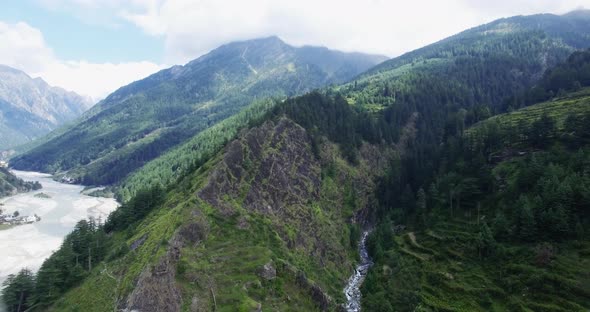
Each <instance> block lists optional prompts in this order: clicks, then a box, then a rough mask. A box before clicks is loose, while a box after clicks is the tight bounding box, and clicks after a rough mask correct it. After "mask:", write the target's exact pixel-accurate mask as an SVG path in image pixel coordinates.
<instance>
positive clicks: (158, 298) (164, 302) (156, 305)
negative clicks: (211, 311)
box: [126, 239, 182, 312]
mask: <svg viewBox="0 0 590 312" xmlns="http://www.w3.org/2000/svg"><path fill="white" fill-rule="evenodd" d="M181 245H182V243H181V242H180V240H179V239H173V240H172V241H171V242H170V247H169V248H168V251H167V252H166V255H164V256H163V257H162V259H161V260H160V262H159V263H158V264H157V265H156V266H154V267H153V268H146V269H144V270H143V272H142V273H141V274H140V276H139V280H138V281H137V284H136V286H135V289H134V290H133V292H132V293H131V294H130V295H129V297H128V298H127V302H126V310H127V311H141V312H159V311H171V312H172V311H180V308H181V306H182V297H181V294H180V290H179V289H178V288H177V287H176V279H175V276H176V262H177V261H178V259H179V257H180V248H181Z"/></svg>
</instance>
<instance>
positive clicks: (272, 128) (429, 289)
mask: <svg viewBox="0 0 590 312" xmlns="http://www.w3.org/2000/svg"><path fill="white" fill-rule="evenodd" d="M588 47H590V14H588V12H583V11H582V12H578V13H576V14H573V13H572V14H567V15H562V16H556V15H540V16H529V17H514V18H509V19H502V20H499V21H496V22H493V23H491V24H488V25H484V26H481V27H478V28H475V29H472V30H468V31H466V32H464V33H462V34H458V35H456V36H454V37H451V38H449V39H446V40H443V41H441V42H439V43H437V44H434V45H432V46H428V47H425V48H423V49H420V50H417V51H414V52H411V53H408V54H407V55H404V56H401V57H399V58H396V59H393V60H391V61H388V62H386V63H385V64H383V65H380V66H378V67H376V68H375V69H373V70H370V71H369V72H367V73H365V74H363V75H360V76H358V77H357V79H356V80H354V81H352V82H349V83H346V84H343V85H339V86H334V87H329V88H326V89H324V90H322V91H315V92H310V93H307V94H304V95H301V96H296V97H290V98H288V99H286V100H281V99H278V100H261V99H258V100H257V101H255V104H253V105H252V106H249V107H248V108H247V109H245V110H243V111H241V113H239V114H237V115H234V116H233V117H232V118H229V119H225V120H224V121H223V122H221V123H217V124H216V125H215V126H213V127H210V128H208V130H205V131H202V132H200V133H199V134H197V135H196V136H192V137H191V138H190V139H187V141H185V143H184V144H182V145H178V146H177V147H176V148H173V149H170V150H169V151H168V152H167V153H165V154H162V155H163V156H160V157H159V158H155V159H154V160H153V161H151V162H150V163H148V164H147V165H146V167H144V168H143V169H139V170H138V171H136V172H135V173H134V174H133V175H131V176H130V178H128V179H126V180H122V182H121V184H120V188H119V194H120V195H121V197H122V198H129V200H127V201H126V202H125V203H124V204H123V205H122V206H121V207H120V208H119V209H118V210H117V211H116V212H114V213H113V214H111V215H110V217H109V218H108V220H107V221H106V222H105V224H102V225H101V224H95V223H93V222H92V221H90V222H81V223H79V224H78V226H77V228H76V230H75V231H74V232H73V233H72V234H70V236H68V238H67V239H66V243H64V245H63V246H62V248H60V249H59V250H58V251H57V252H56V253H54V254H53V255H52V256H51V257H50V258H49V259H48V260H47V261H46V262H45V263H44V264H43V267H42V268H41V269H40V270H39V273H38V274H37V275H36V276H35V280H34V288H31V287H30V285H32V284H33V282H32V280H33V279H32V277H31V276H29V275H27V274H25V273H26V272H24V273H23V274H21V276H16V277H13V282H11V283H10V285H9V286H11V285H12V286H14V285H19V284H26V285H29V286H27V288H26V295H27V300H28V301H27V305H28V307H29V306H33V310H35V309H36V310H45V309H47V310H53V311H81V310H83V311H110V310H113V309H122V310H124V309H128V310H141V311H162V310H168V311H211V310H215V311H260V310H262V311H302V310H303V311H339V310H342V305H341V304H343V303H344V300H345V298H344V294H343V293H342V289H343V287H344V285H345V284H346V282H347V278H348V277H349V276H350V274H351V273H352V272H353V270H354V265H355V263H356V261H357V258H358V254H357V242H358V239H359V237H360V233H361V230H364V229H372V234H371V235H370V238H369V241H368V249H369V253H370V255H371V257H372V258H373V260H374V262H375V265H374V266H373V267H372V268H371V269H370V270H369V273H368V276H367V279H366V281H365V283H364V284H363V302H362V304H363V310H365V311H490V310H491V311H539V310H541V311H584V310H587V309H588V308H589V302H590V292H589V290H588V285H589V284H590V283H589V280H590V276H589V275H588V270H587V269H586V268H587V267H588V263H587V261H588V249H589V246H588V242H589V241H590V240H588V233H587V232H586V231H585V229H586V228H588V224H590V216H589V215H588V207H590V198H588V194H590V191H589V188H590V179H589V177H588V172H590V167H589V165H590V164H589V163H588V159H590V158H589V157H588V155H589V153H590V150H589V146H588V143H589V141H588V137H589V133H590V132H588V130H589V129H588V127H587V124H589V123H588V122H587V121H588V120H590V119H589V118H590V117H588V113H587V112H588V110H586V109H585V106H586V103H587V99H588V96H589V95H588V90H587V89H584V88H587V87H590V85H586V84H585V82H584V80H583V79H581V78H579V77H582V76H577V74H573V73H572V74H568V75H566V76H567V77H570V78H571V77H577V78H575V79H574V80H575V81H577V82H578V83H572V84H569V87H565V88H559V89H562V90H561V91H559V90H558V93H559V96H558V97H556V96H557V94H555V93H553V95H551V92H550V91H552V88H553V86H555V84H554V81H552V80H551V79H549V80H545V79H546V78H547V77H554V75H553V74H552V73H555V72H559V71H560V70H563V69H565V68H571V67H575V68H584V66H585V65H584V64H585V61H584V60H585V59H586V58H585V57H584V54H585V53H590V52H580V53H582V57H579V55H577V54H575V53H574V54H572V53H573V52H574V51H575V50H578V49H582V48H588ZM204 60H207V58H205V59H204ZM578 61H580V62H581V63H580V64H581V65H582V66H572V64H574V63H575V62H578ZM573 62H574V63H573ZM576 64H577V63H576ZM558 76H559V75H558ZM568 79H569V78H568ZM546 81H549V83H548V84H545V82H546ZM559 81H561V80H559ZM534 87H537V88H541V90H542V91H543V92H542V93H543V96H545V95H548V94H549V95H551V97H550V98H549V99H545V100H543V101H544V103H541V104H537V105H539V106H537V105H532V106H530V105H531V104H534V103H533V102H530V99H531V97H530V96H529V94H531V93H530V92H535V93H536V92H537V91H538V89H537V91H533V90H534ZM570 87H571V88H570ZM574 89H576V90H574ZM125 92H127V91H125ZM125 92H123V93H121V94H125ZM539 94H540V93H539ZM107 100H108V99H107ZM521 106H530V107H526V108H521V109H519V108H520V107H521ZM539 107H544V108H546V109H549V108H551V110H552V111H554V112H547V113H545V112H540V113H539ZM566 107H567V108H566ZM574 108H575V109H574ZM566 110H567V114H565V113H561V112H560V111H566ZM503 113H505V114H503ZM499 114H503V115H499ZM494 115H498V116H496V117H493V116H494ZM98 116H100V114H97V115H96V116H94V117H91V118H90V119H93V118H95V120H96V122H99V121H102V120H103V119H102V117H101V118H99V117H98ZM490 117H492V118H491V119H490ZM510 120H515V122H516V124H517V127H516V128H513V127H511V126H508V125H509V124H512V122H511V121H510ZM518 120H522V121H521V122H519V121H518ZM503 125H506V126H505V127H504V126H503ZM162 131H164V130H162ZM149 138H151V137H150V136H146V137H145V138H144V139H146V140H147V139H149ZM123 150H124V149H123ZM28 155H30V154H28ZM25 157H27V156H26V155H25V156H22V157H21V158H19V160H20V161H22V160H24V159H25ZM91 250H92V252H91ZM20 282H23V283H20ZM27 283H28V284H27ZM7 289H8V290H5V291H4V297H5V298H4V300H7V298H8V300H9V301H8V303H9V305H10V306H14V305H15V304H16V303H17V302H18V298H19V296H18V295H19V294H20V295H22V292H18V288H16V287H12V288H11V287H8V288H7ZM10 300H12V301H10Z"/></svg>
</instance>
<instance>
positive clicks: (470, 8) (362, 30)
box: [54, 0, 589, 63]
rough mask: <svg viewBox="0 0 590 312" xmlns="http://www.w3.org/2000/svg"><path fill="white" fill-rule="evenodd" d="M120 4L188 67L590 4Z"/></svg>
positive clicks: (529, 0) (388, 44)
mask: <svg viewBox="0 0 590 312" xmlns="http://www.w3.org/2000/svg"><path fill="white" fill-rule="evenodd" d="M54 1H56V0H54ZM60 1H70V2H71V1H89V2H94V3H95V2H98V0H60ZM124 2H125V3H126V4H125V5H121V6H119V16H121V17H123V18H124V19H127V20H128V21H130V22H132V23H134V24H135V25H137V26H138V27H140V28H142V29H143V30H144V31H145V32H146V33H148V34H152V35H159V36H164V38H165V42H166V43H165V44H166V61H167V62H170V63H183V62H186V61H188V60H191V59H194V58H196V57H198V56H199V55H201V54H204V53H206V52H207V51H209V50H211V49H213V48H215V47H217V46H219V45H221V44H223V43H226V42H229V41H232V40H240V39H249V38H254V37H261V36H266V35H279V36H280V37H282V38H283V39H285V40H286V41H287V42H289V43H292V44H297V45H301V44H313V45H325V46H328V47H330V48H335V49H340V50H345V51H363V52H373V53H381V54H386V55H389V56H394V55H399V54H401V53H403V52H407V51H409V50H412V49H415V48H419V47H421V46H423V45H426V44H428V43H432V42H435V41H437V40H440V39H442V38H444V37H447V36H450V35H452V34H455V33H457V32H460V31H462V30H464V29H466V28H470V27H473V26H477V25H479V24H482V23H485V22H489V21H492V20H493V19H496V18H499V17H505V16H511V15H518V14H533V13H543V12H552V13H564V12H566V11H568V10H571V9H574V8H576V7H579V6H582V5H584V4H586V5H588V4H589V3H588V0H560V1H555V0H498V1H488V0H448V1H438V0H412V1H396V0H365V1H361V0H297V1H292V0H250V1H243V0H198V1H195V0H150V1H140V0H135V1H129V0H128V1H124Z"/></svg>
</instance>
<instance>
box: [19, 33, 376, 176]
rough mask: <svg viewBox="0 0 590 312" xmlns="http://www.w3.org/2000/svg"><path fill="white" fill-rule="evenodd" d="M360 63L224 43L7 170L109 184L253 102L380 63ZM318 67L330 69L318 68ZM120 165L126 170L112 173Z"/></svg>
mask: <svg viewBox="0 0 590 312" xmlns="http://www.w3.org/2000/svg"><path fill="white" fill-rule="evenodd" d="M302 51H303V52H302ZM335 55H336V56H337V57H333V56H335ZM361 56H362V54H348V53H340V52H335V51H332V50H327V49H325V48H305V49H302V48H296V47H292V46H290V45H288V44H286V43H284V42H283V41H282V40H280V39H279V38H278V37H269V38H262V39H254V40H247V41H241V42H234V43H229V44H226V45H223V46H221V47H219V48H217V49H214V50H212V51H211V52H210V53H208V54H206V55H203V56H201V57H199V58H197V59H195V60H193V61H191V62H188V63H187V64H186V65H182V66H173V67H171V68H168V69H165V70H162V71H159V72H157V73H155V74H153V75H151V76H149V77H147V78H145V79H142V80H139V81H136V82H133V83H131V84H129V85H127V86H124V87H122V88H120V89H118V90H117V91H115V92H113V93H112V94H110V95H109V96H107V97H106V98H105V99H104V100H102V101H101V102H99V103H98V104H97V105H95V106H94V107H93V108H92V109H91V110H90V111H89V112H88V113H87V114H85V115H84V116H82V117H81V118H80V119H79V121H78V123H76V124H74V125H71V126H70V127H69V129H67V130H66V131H62V132H63V133H61V134H59V135H57V136H50V137H49V141H48V142H45V143H44V144H41V145H39V146H37V147H34V148H33V149H32V150H31V151H29V152H27V153H25V154H22V155H19V156H17V157H16V158H14V159H13V161H12V165H13V166H14V167H15V168H20V169H27V170H37V171H45V172H52V173H57V172H63V173H64V174H65V172H66V171H69V172H68V173H67V174H68V177H69V178H73V179H74V180H75V181H77V182H82V183H85V184H113V183H116V182H118V181H120V180H121V179H122V178H123V177H125V176H126V175H127V174H128V173H130V172H131V171H133V170H135V169H136V168H138V167H141V166H142V165H143V164H144V163H145V162H147V161H149V160H151V159H153V158H155V157H157V156H159V155H160V154H162V153H163V152H165V151H166V150H168V149H170V148H172V147H173V146H176V145H178V144H180V143H183V142H185V141H186V140H187V139H189V138H190V137H192V136H194V135H195V134H197V133H198V132H200V131H202V130H204V129H206V128H208V127H210V126H211V125H213V124H215V123H217V122H219V121H221V120H223V119H225V118H227V117H229V116H232V115H233V114H235V113H237V112H238V111H239V110H241V109H242V108H243V107H245V106H247V105H249V104H250V103H251V102H252V101H254V100H256V99H263V98H268V97H288V96H292V95H295V94H300V93H304V92H307V91H310V90H312V89H315V88H319V87H323V86H326V85H328V84H332V83H337V82H340V81H344V80H348V79H350V78H352V77H353V76H356V75H357V74H358V73H360V72H361V71H362V70H366V69H367V68H368V67H369V66H372V65H374V62H376V61H378V60H380V59H381V58H380V57H377V58H375V57H374V56H366V57H365V58H363V57H361ZM327 59H330V60H329V61H328V60H327ZM323 60H326V63H327V64H329V65H330V66H325V67H324V66H323V65H322V64H323V63H324V61H323ZM107 125H110V126H107ZM122 162H125V163H126V168H121V167H118V168H119V169H118V170H116V171H113V169H112V168H113V167H115V166H117V164H120V163H122ZM86 165H91V166H92V167H91V168H90V167H88V166H86ZM88 168H89V169H88ZM86 169H88V170H86ZM87 171H91V172H87Z"/></svg>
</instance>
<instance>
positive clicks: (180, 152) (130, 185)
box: [117, 99, 275, 201]
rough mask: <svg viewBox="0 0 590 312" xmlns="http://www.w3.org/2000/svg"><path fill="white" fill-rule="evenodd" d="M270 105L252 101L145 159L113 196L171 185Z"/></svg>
mask: <svg viewBox="0 0 590 312" xmlns="http://www.w3.org/2000/svg"><path fill="white" fill-rule="evenodd" d="M274 105H275V101H274V100H271V99H268V100H259V101H255V102H254V103H253V104H251V105H250V106H248V107H247V108H245V109H243V110H242V111H241V112H239V113H238V114H236V115H234V116H232V117H229V118H227V119H225V120H223V121H221V122H219V123H218V124H216V125H214V126H211V127H210V128H208V129H206V130H204V131H203V132H201V133H199V134H197V135H196V136H194V137H193V138H191V139H190V140H189V141H188V142H186V143H184V144H182V145H179V146H177V147H175V148H174V149H172V150H170V151H168V152H166V153H165V154H163V155H162V156H160V157H158V158H156V159H154V160H152V161H150V162H148V163H147V164H145V165H144V166H143V167H141V168H140V169H138V170H137V171H135V172H133V173H131V174H130V175H129V176H128V177H127V178H125V179H124V181H122V182H121V183H120V187H119V189H118V191H117V197H118V198H119V199H120V200H122V201H126V200H129V199H130V198H131V197H133V196H134V195H135V193H136V192H137V191H138V190H141V189H145V188H149V187H153V186H155V185H156V184H161V185H163V186H164V187H168V186H171V185H173V184H174V183H175V182H177V181H179V180H180V179H182V178H183V177H184V176H185V175H186V174H187V173H191V172H193V171H194V170H196V169H198V168H199V167H201V166H202V165H203V164H204V163H205V162H207V161H208V160H209V159H210V158H211V157H212V156H213V155H216V154H217V153H218V152H219V151H220V150H221V149H222V148H223V147H224V146H225V145H226V144H227V143H228V142H229V141H230V140H232V139H234V138H235V137H236V136H237V135H238V133H239V132H240V130H242V129H244V128H247V127H252V126H255V125H257V124H258V123H260V122H261V120H263V118H264V117H265V116H266V114H267V113H268V112H269V111H270V110H271V109H272V108H273V107H274Z"/></svg>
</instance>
